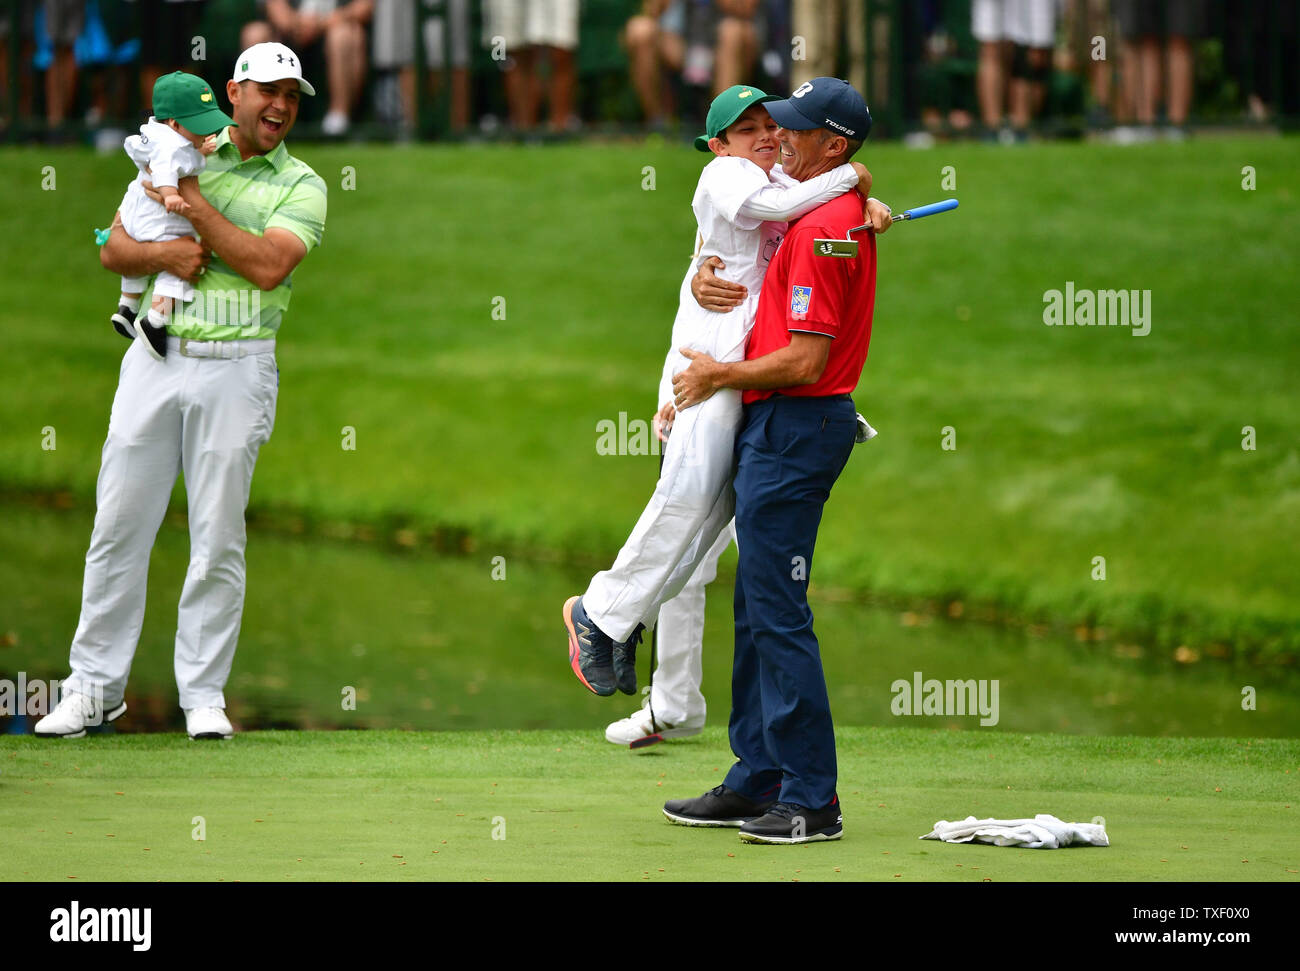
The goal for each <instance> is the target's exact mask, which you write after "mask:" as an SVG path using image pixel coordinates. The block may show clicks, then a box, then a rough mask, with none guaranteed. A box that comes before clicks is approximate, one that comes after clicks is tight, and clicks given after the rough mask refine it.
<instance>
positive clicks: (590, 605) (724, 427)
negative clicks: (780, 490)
mask: <svg viewBox="0 0 1300 971" xmlns="http://www.w3.org/2000/svg"><path fill="white" fill-rule="evenodd" d="M772 100H780V99H778V98H776V97H775V96H768V95H766V94H764V93H763V92H762V91H760V90H758V89H757V88H754V87H751V86H747V85H735V86H733V87H731V88H728V89H727V90H726V91H724V92H722V94H720V95H718V97H717V98H715V99H714V101H713V104H712V105H711V106H710V108H709V114H708V118H707V128H708V135H702V136H700V137H699V138H697V139H696V142H695V146H696V148H697V149H699V150H701V151H712V152H713V153H714V154H715V156H717V157H716V158H714V159H713V160H712V161H711V162H710V163H709V164H708V165H707V166H705V168H704V171H703V172H702V173H701V175H700V181H699V184H698V185H697V187H696V191H695V197H694V199H693V201H692V203H691V207H692V209H693V210H694V212H695V216H696V220H697V226H698V231H697V235H696V246H695V254H694V256H693V257H692V259H691V263H690V266H689V267H688V268H687V271H686V275H685V277H684V278H683V280H682V285H681V291H680V297H679V301H678V311H677V317H676V320H675V322H674V324H673V338H672V344H671V349H670V350H669V353H668V357H667V359H666V360H665V363H664V370H663V375H664V379H663V381H661V390H660V402H661V410H660V413H659V415H658V416H657V417H658V419H659V420H660V421H662V422H672V425H673V427H672V434H671V436H670V437H669V439H668V444H667V446H666V448H665V451H664V463H663V469H662V470H661V473H660V477H659V482H658V484H657V485H656V488H655V492H654V495H653V496H652V497H651V499H650V502H649V503H648V504H647V505H646V508H645V510H644V511H643V512H642V514H641V517H640V519H639V520H638V521H637V524H636V526H635V527H634V528H633V530H632V533H631V535H630V536H629V537H628V540H627V542H626V543H625V544H624V546H623V549H622V550H621V551H620V552H619V554H618V557H617V559H616V560H615V562H614V565H613V566H612V567H611V568H610V569H609V570H606V571H603V572H601V573H598V574H596V576H594V577H593V578H592V580H591V584H590V585H589V586H588V588H587V591H586V592H585V593H584V594H583V595H582V596H581V597H572V598H570V599H569V600H568V601H567V602H566V603H565V605H564V609H563V617H564V623H565V627H566V629H567V632H568V635H569V660H570V666H571V667H572V669H573V672H574V674H575V676H577V678H578V680H579V681H581V682H582V684H583V685H584V686H586V687H587V688H588V689H589V690H590V691H592V692H594V693H596V694H599V695H610V694H613V693H614V691H615V689H616V688H617V689H618V690H620V691H623V692H624V693H625V694H633V693H635V691H636V663H635V657H636V656H635V648H636V644H637V642H638V641H639V639H640V631H641V630H642V629H643V627H644V626H645V625H646V624H648V623H653V621H654V619H655V617H656V616H657V614H658V612H659V608H660V606H661V605H664V604H665V603H667V602H668V601H671V600H672V599H673V598H674V597H676V596H677V595H678V594H679V593H680V592H681V591H682V589H683V588H684V587H685V585H686V584H687V581H688V580H690V579H691V578H692V575H693V574H695V573H696V571H697V570H699V571H701V574H700V579H701V580H703V578H704V577H705V576H708V575H710V574H711V573H712V572H713V571H715V570H716V561H717V556H718V555H719V554H720V553H721V551H722V548H725V544H723V546H722V548H718V547H717V544H718V537H719V535H720V534H721V533H722V530H723V529H724V528H725V527H726V526H727V524H728V523H729V522H730V521H731V518H732V512H733V507H734V503H735V497H734V493H733V491H732V486H731V476H732V468H733V464H734V463H733V450H734V446H735V438H736V431H737V428H738V427H739V424H740V420H741V404H740V394H739V392H731V391H725V390H724V391H720V392H718V393H717V394H715V395H714V396H713V397H712V398H710V399H709V400H708V401H706V402H704V403H703V404H701V405H699V406H697V407H694V408H691V409H689V410H687V411H685V412H683V413H682V414H681V415H680V416H675V415H674V414H673V412H672V405H671V402H672V392H671V377H672V374H673V373H675V372H677V371H683V370H685V369H686V368H687V366H688V365H689V363H690V362H689V361H688V360H687V359H686V358H685V357H684V356H682V355H681V354H680V353H679V350H678V349H679V348H682V347H690V348H693V349H695V350H700V351H704V352H706V353H708V354H710V355H711V356H714V357H715V358H716V359H717V360H725V361H738V360H741V359H742V358H743V357H744V353H745V341H746V338H747V336H748V334H749V328H750V327H751V326H752V324H753V321H754V314H755V310H756V308H757V305H758V295H759V292H760V291H761V289H762V283H763V274H764V271H765V270H766V267H767V264H768V262H769V261H770V260H771V258H772V256H773V254H775V252H776V249H777V247H778V246H779V245H780V242H781V239H782V237H783V235H784V233H785V228H786V226H785V224H786V221H787V220H789V219H793V218H797V217H798V216H801V215H803V214H805V213H807V212H810V211H812V210H813V209H814V208H816V207H817V206H819V205H821V204H822V203H823V202H826V201H829V200H831V199H834V198H836V197H838V196H839V195H841V194H843V193H844V192H845V191H846V190H848V189H851V188H853V187H854V186H859V185H860V186H861V187H862V188H863V189H869V187H870V173H868V172H867V171H866V169H865V168H864V167H863V166H861V165H859V164H856V163H855V164H851V165H843V166H840V167H839V168H836V169H834V170H832V171H830V172H827V173H825V174H823V175H821V176H818V177H817V178H815V179H811V180H809V181H807V182H803V183H799V182H795V181H794V180H792V179H790V178H788V177H786V176H785V175H784V173H782V172H780V170H779V169H776V168H775V167H776V164H777V161H778V151H779V149H778V144H777V141H776V137H775V133H776V127H777V126H776V123H775V122H773V121H772V120H771V118H770V116H769V115H768V114H767V111H766V109H764V108H763V107H762V104H763V103H764V102H766V101H772ZM864 194H865V193H864ZM874 204H875V205H881V204H880V203H874ZM711 256H717V257H719V258H721V260H722V261H723V263H724V264H725V266H726V269H727V275H728V277H729V278H730V279H731V280H733V281H734V282H736V283H740V284H742V285H744V286H745V287H746V288H747V289H748V292H749V296H748V297H747V298H746V299H745V301H744V302H743V303H742V304H741V306H739V307H738V308H737V309H736V310H734V311H732V312H731V313H712V312H710V311H707V310H704V309H703V308H702V307H700V306H699V305H698V304H697V303H696V302H695V299H694V297H693V296H692V294H691V291H690V281H691V277H692V276H694V274H695V271H696V269H697V267H698V266H699V264H700V263H701V262H702V261H703V260H705V259H707V258H708V257H711ZM710 578H711V576H710ZM705 582H707V581H705ZM699 585H700V586H701V587H702V586H703V583H700V584H699ZM699 602H702V600H700V601H699ZM695 629H696V630H698V631H700V632H701V636H702V630H703V622H702V618H701V619H700V621H699V622H698V624H696V625H695ZM660 651H661V654H662V655H663V658H662V659H661V664H665V663H667V664H670V665H671V664H672V663H674V660H675V659H674V653H675V652H677V651H685V652H694V655H696V656H698V654H699V651H700V648H699V646H698V644H686V643H669V642H668V638H666V637H665V638H661V645H660ZM698 667H699V665H698V661H696V662H695V664H694V668H695V670H698ZM690 669H691V665H690V664H687V665H686V666H685V670H690ZM680 680H681V679H679V681H680ZM696 683H697V685H698V682H696ZM655 687H656V688H657V687H659V686H658V685H656V686H655ZM696 692H697V693H698V687H697V688H696ZM700 700H701V702H702V698H701V699H700ZM701 707H702V705H701ZM671 708H672V705H671V703H667V702H666V703H664V704H663V705H662V707H661V706H660V705H659V704H655V705H654V711H655V719H654V720H655V721H657V722H659V727H660V728H661V729H662V728H667V729H668V730H669V731H672V730H673V729H674V728H675V727H679V726H677V725H676V723H675V722H672V720H671V719H661V718H660V717H659V713H660V711H663V712H665V713H666V712H667V711H669V710H670V709H671ZM690 715H691V713H689V712H687V713H686V715H685V717H688V718H689V721H688V725H687V726H686V727H688V728H694V727H697V725H696V724H695V721H696V719H695V718H694V717H690ZM697 717H698V724H699V725H702V724H703V712H702V711H701V712H700V713H699V715H698V716H697ZM633 719H634V720H637V721H639V722H640V723H645V721H646V716H641V715H634V716H633ZM665 720H666V721H667V722H671V724H665ZM625 721H626V720H625ZM615 724H616V725H617V724H619V723H615ZM614 727H615V726H614V725H611V726H610V730H611V731H612V730H613V729H614ZM686 733H687V734H689V733H690V732H686ZM607 737H608V735H607Z"/></svg>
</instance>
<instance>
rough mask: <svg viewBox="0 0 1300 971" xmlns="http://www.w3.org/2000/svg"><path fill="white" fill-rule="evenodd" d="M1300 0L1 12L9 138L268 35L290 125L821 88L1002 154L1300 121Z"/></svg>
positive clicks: (680, 127)
mask: <svg viewBox="0 0 1300 971" xmlns="http://www.w3.org/2000/svg"><path fill="white" fill-rule="evenodd" d="M1298 7H1300V2H1298V0H0V126H2V127H3V128H4V130H5V132H6V134H7V136H8V138H9V139H10V140H14V139H19V138H49V139H52V140H59V139H61V138H73V137H78V136H80V135H81V134H82V133H85V132H87V131H90V132H93V131H96V130H99V129H103V128H112V127H114V126H116V127H117V128H121V127H126V126H128V125H129V126H132V127H133V126H134V124H136V123H137V122H138V120H139V119H141V118H142V117H143V116H145V115H147V113H148V107H149V102H150V99H151V92H152V87H153V83H154V81H155V80H156V79H157V78H158V77H159V76H160V75H161V74H164V73H167V72H170V71H173V70H184V71H190V72H192V73H195V74H198V75H201V76H202V77H204V78H205V79H206V80H207V81H208V82H209V83H210V84H213V85H215V86H217V87H220V86H221V85H222V84H223V82H224V81H225V79H226V78H228V77H229V76H230V71H231V66H232V65H233V63H234V60H235V58H236V56H237V55H238V53H239V52H240V51H241V50H243V49H244V48H245V47H247V46H249V45H251V44H254V43H258V42H260V41H267V40H278V41H282V42H284V43H286V44H288V45H290V46H291V47H293V48H295V50H297V52H298V53H299V55H300V56H301V57H302V60H303V65H304V73H305V75H306V76H307V77H308V78H310V79H312V81H313V83H314V84H315V86H316V88H317V90H318V91H319V92H320V94H321V96H320V97H318V98H314V99H308V100H307V101H306V102H304V107H303V112H302V115H301V118H300V124H301V125H302V127H301V128H300V131H299V135H300V137H301V135H302V134H304V133H305V134H316V133H319V134H320V135H322V136H326V137H341V136H346V135H349V134H355V135H364V136H377V137H410V136H413V135H416V134H419V135H435V134H439V135H440V134H447V133H452V134H455V133H466V132H486V133H488V134H492V133H517V134H525V135H534V134H539V133H553V134H563V133H568V132H577V131H581V130H584V129H592V128H596V129H604V128H610V127H613V128H617V129H627V128H630V127H640V128H644V129H646V130H651V131H663V132H673V131H682V132H684V133H686V134H692V133H694V129H695V128H696V127H697V126H698V124H699V123H700V119H701V118H702V117H703V114H704V112H705V110H706V108H707V104H708V101H709V99H710V98H711V97H712V95H713V94H714V93H715V92H717V91H720V90H722V89H723V88H726V87H728V86H730V85H732V84H735V83H738V82H742V81H743V82H748V83H753V84H756V85H758V86H760V87H763V88H766V89H768V90H770V91H774V92H781V93H788V92H789V91H790V90H792V89H793V88H795V87H797V86H798V85H799V84H801V83H802V82H803V81H806V80H808V79H809V78H812V77H816V76H819V75H828V74H829V75H835V76H838V77H844V78H847V79H848V80H849V81H850V82H851V83H853V85H854V86H855V87H857V88H858V89H859V90H860V91H862V92H863V93H864V94H865V95H866V97H867V101H868V103H869V104H870V105H871V107H872V110H873V113H874V115H875V117H876V119H877V122H878V124H880V126H881V127H880V128H879V131H881V132H883V133H886V134H889V135H907V136H908V137H910V138H915V139H918V140H921V141H924V140H925V139H933V138H938V137H953V136H963V135H968V136H971V137H982V138H986V139H990V140H997V141H1002V142H1016V141H1021V140H1024V139H1025V138H1027V137H1029V136H1030V134H1031V133H1048V134H1052V133H1056V134H1065V133H1078V132H1080V131H1083V130H1087V129H1093V130H1098V131H1102V132H1107V133H1109V134H1110V135H1111V136H1112V137H1115V138H1117V139H1120V140H1142V139H1145V138H1150V137H1156V136H1157V135H1159V134H1164V135H1166V136H1170V137H1181V135H1182V134H1183V133H1184V132H1185V131H1186V127H1187V125H1188V124H1189V121H1191V120H1193V119H1209V120H1213V121H1216V122H1224V121H1228V122H1232V121H1241V120H1250V121H1269V120H1273V119H1279V118H1280V119H1293V120H1294V119H1295V118H1296V117H1297V116H1300V104H1298V101H1300V97H1298V95H1300V69H1298V67H1297V65H1298V64H1300V59H1297V57H1296V51H1297V49H1298V45H1297V40H1298V38H1297V8H1298Z"/></svg>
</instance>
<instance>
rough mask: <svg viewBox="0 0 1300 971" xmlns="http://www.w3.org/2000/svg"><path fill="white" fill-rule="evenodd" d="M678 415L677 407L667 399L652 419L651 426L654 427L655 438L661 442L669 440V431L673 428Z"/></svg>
mask: <svg viewBox="0 0 1300 971" xmlns="http://www.w3.org/2000/svg"><path fill="white" fill-rule="evenodd" d="M676 417H677V409H676V408H674V407H673V403H672V402H671V401H665V402H664V403H663V407H661V408H660V409H659V410H658V411H657V412H655V416H654V418H653V419H651V421H650V427H651V428H653V429H654V433H655V438H657V439H659V441H661V442H666V441H668V433H669V432H671V431H672V430H673V419H674V418H676Z"/></svg>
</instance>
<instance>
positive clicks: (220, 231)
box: [187, 193, 289, 290]
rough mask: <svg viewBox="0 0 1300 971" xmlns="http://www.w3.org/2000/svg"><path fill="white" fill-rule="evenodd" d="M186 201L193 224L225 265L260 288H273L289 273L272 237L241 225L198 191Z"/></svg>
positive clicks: (282, 255)
mask: <svg viewBox="0 0 1300 971" xmlns="http://www.w3.org/2000/svg"><path fill="white" fill-rule="evenodd" d="M187 201H188V202H189V203H190V206H191V209H190V212H189V215H188V218H189V221H190V224H191V225H193V226H194V229H195V231H197V232H198V234H199V236H200V237H202V239H203V241H204V242H205V243H207V244H208V245H209V246H210V247H212V251H213V252H214V253H216V254H217V256H219V257H221V259H222V261H223V262H224V263H225V264H226V266H228V267H230V268H231V269H232V270H234V271H235V272H236V273H238V274H239V275H240V276H242V277H243V278H244V279H245V280H247V281H248V282H249V283H251V284H253V285H254V286H255V287H257V288H258V289H260V290H274V289H275V288H276V287H278V286H279V285H280V283H281V281H283V280H284V278H285V277H286V276H288V274H289V270H288V269H284V270H283V271H281V267H283V266H284V253H282V252H281V250H280V248H279V247H277V246H276V245H275V243H273V242H272V241H271V240H269V239H267V238H266V237H264V236H255V235H253V234H252V233H249V232H245V231H244V230H242V229H240V228H239V227H238V226H236V225H234V224H233V223H231V222H230V221H229V220H227V219H226V217H225V216H223V215H221V213H219V212H217V210H216V209H215V208H214V207H213V206H212V205H211V204H210V203H208V202H207V200H205V199H203V198H202V197H201V196H199V195H198V194H197V193H196V194H194V195H192V196H189V197H188V199H187Z"/></svg>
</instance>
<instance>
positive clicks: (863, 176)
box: [849, 162, 871, 199]
mask: <svg viewBox="0 0 1300 971" xmlns="http://www.w3.org/2000/svg"><path fill="white" fill-rule="evenodd" d="M849 164H850V165H852V166H853V171H854V172H856V173H858V191H859V192H861V193H862V198H864V199H869V198H871V173H870V172H868V171H867V167H866V166H865V165H863V164H862V163H861V162H850V163H849Z"/></svg>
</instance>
